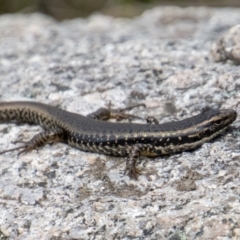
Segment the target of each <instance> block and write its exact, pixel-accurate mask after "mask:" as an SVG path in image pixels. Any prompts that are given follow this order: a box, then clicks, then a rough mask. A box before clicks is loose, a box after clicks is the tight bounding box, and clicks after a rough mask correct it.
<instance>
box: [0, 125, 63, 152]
mask: <svg viewBox="0 0 240 240" xmlns="http://www.w3.org/2000/svg"><path fill="white" fill-rule="evenodd" d="M63 141H64V138H63V131H62V130H61V129H55V130H48V131H45V132H41V133H38V134H36V135H35V136H34V137H33V138H32V139H30V140H29V141H22V140H17V141H14V142H13V143H14V144H15V143H21V144H22V145H21V146H19V147H15V148H11V149H7V150H4V151H0V154H3V153H6V152H12V151H15V150H20V151H19V152H18V156H19V155H21V154H22V153H27V152H30V151H31V150H34V149H38V148H40V147H42V146H44V145H45V144H47V143H53V142H63Z"/></svg>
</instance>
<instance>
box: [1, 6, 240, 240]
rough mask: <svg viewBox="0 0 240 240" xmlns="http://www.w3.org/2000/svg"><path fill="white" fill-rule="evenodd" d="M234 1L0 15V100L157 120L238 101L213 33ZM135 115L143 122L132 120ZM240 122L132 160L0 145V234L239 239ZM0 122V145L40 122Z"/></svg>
mask: <svg viewBox="0 0 240 240" xmlns="http://www.w3.org/2000/svg"><path fill="white" fill-rule="evenodd" d="M239 22H240V10H239V9H231V8H227V9H213V8H184V9H183V8H177V7H164V8H155V9H152V10H148V11H146V12H145V13H143V14H142V15H141V16H139V17H136V18H134V19H114V18H111V17H107V16H103V15H97V14H95V15H92V16H90V17H89V18H86V19H75V20H70V21H64V22H61V23H59V22H56V21H54V20H53V19H51V18H49V17H47V16H44V15H40V14H33V15H3V16H1V17H0V101H11V100H30V101H38V102H44V103H48V104H51V105H54V106H58V107H61V108H63V109H65V110H68V111H72V112H76V113H79V114H83V115H86V114H89V113H91V112H92V111H94V110H97V109H98V108H100V107H104V106H106V105H107V104H108V103H109V102H111V103H112V105H113V107H115V108H118V107H125V106H129V105H132V104H139V103H144V104H145V105H146V108H143V107H140V108H135V109H133V110H131V111H130V113H131V114H135V115H138V116H141V117H142V118H146V117H147V116H155V117H156V118H157V119H159V122H161V123H162V122H167V121H176V120H180V119H183V118H186V117H190V116H192V115H194V114H197V113H199V112H200V111H201V109H202V108H204V107H207V106H208V107H212V108H232V109H235V110H236V111H238V113H240V112H239V107H240V105H239V103H240V71H239V66H238V65H237V64H235V63H234V62H232V61H230V62H229V61H224V62H216V61H215V60H216V59H215V58H214V55H213V54H212V51H211V49H212V46H213V44H217V43H218V42H219V40H220V39H221V38H223V37H224V36H228V35H227V34H229V31H230V29H231V28H232V27H234V26H235V25H237V24H238V23H239ZM138 122H142V123H144V121H140V120H138ZM239 130H240V122H239V120H238V119H237V121H236V122H235V123H234V124H233V125H232V126H231V127H230V128H229V129H228V130H227V131H226V132H224V134H222V135H221V136H220V137H219V138H217V139H215V140H214V141H212V142H210V143H206V144H204V145H203V146H202V147H201V148H199V149H197V150H195V151H193V152H184V153H181V154H176V155H172V156H167V157H157V158H154V159H150V158H147V157H142V158H141V159H140V161H139V163H138V168H139V169H140V170H141V173H142V174H141V175H140V176H139V178H138V180H137V181H135V180H131V179H129V177H128V176H124V175H123V170H124V167H125V161H126V159H124V158H117V157H109V156H105V155H100V154H93V153H85V152H81V151H79V150H77V149H73V148H71V147H70V146H68V145H64V144H60V143H59V144H53V145H47V146H45V147H43V148H41V149H39V151H32V152H30V153H27V154H25V155H20V156H19V157H17V152H9V153H5V154H2V155H0V166H1V167H0V239H1V238H2V239H19V240H20V239H125V240H127V239H151V240H152V239H172V240H173V239H222V240H223V239H224V240H227V239H235V240H237V239H240V195H239V192H240V174H239V171H240V150H239V149H240V148H239V147H240V132H239ZM41 131H42V129H41V127H39V126H29V125H27V124H21V125H16V124H13V123H11V124H1V125H0V151H1V150H4V149H8V148H11V147H14V144H12V142H13V141H14V140H17V139H23V140H28V139H30V138H31V137H33V136H34V135H35V134H37V133H39V132H41Z"/></svg>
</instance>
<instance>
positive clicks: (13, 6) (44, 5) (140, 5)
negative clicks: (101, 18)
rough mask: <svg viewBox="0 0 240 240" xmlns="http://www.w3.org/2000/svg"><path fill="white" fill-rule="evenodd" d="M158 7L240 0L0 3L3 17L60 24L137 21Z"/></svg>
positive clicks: (30, 0) (32, 0) (219, 4)
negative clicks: (96, 17) (45, 18)
mask: <svg viewBox="0 0 240 240" xmlns="http://www.w3.org/2000/svg"><path fill="white" fill-rule="evenodd" d="M159 5H163V6H166V5H175V6H182V7H185V6H190V5H191V6H211V7H229V6H230V7H240V1H238V0H211V1H207V0H194V1H192V0H0V14H6V13H19V12H20V13H31V12H41V13H44V14H47V15H50V16H52V17H53V18H55V19H57V20H59V21H61V20H64V19H71V18H77V17H86V16H88V15H90V14H91V13H93V12H101V13H103V14H107V15H111V16H114V17H134V16H136V15H139V14H141V13H142V12H143V11H144V10H146V9H149V8H152V7H154V6H159Z"/></svg>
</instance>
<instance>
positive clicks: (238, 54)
mask: <svg viewBox="0 0 240 240" xmlns="http://www.w3.org/2000/svg"><path fill="white" fill-rule="evenodd" d="M212 55H213V58H214V60H215V61H216V62H225V61H227V60H230V61H233V62H234V63H235V64H239V63H240V25H236V26H234V27H232V28H231V29H230V30H229V32H228V33H227V34H226V35H225V36H223V37H222V38H220V39H219V41H217V42H216V43H213V45H212Z"/></svg>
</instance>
